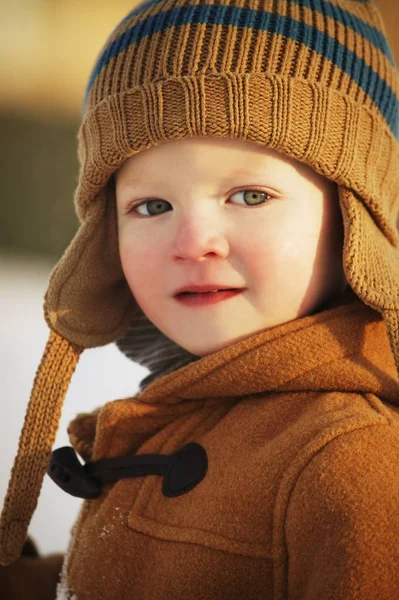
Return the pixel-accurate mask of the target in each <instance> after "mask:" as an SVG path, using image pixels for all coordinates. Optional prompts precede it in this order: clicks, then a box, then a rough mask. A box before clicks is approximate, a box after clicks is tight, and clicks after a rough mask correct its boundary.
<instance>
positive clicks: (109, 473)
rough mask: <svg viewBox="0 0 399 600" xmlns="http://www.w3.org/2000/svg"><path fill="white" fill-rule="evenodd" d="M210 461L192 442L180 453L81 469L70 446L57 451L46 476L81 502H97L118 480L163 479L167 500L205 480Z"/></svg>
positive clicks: (107, 461) (121, 458) (130, 458)
mask: <svg viewBox="0 0 399 600" xmlns="http://www.w3.org/2000/svg"><path fill="white" fill-rule="evenodd" d="M207 470H208V457H207V454H206V452H205V449H204V448H203V447H202V446H201V445H200V444H197V443H196V442H190V443H189V444H186V445H185V446H183V448H181V449H180V450H178V451H177V452H175V453H173V454H170V455H167V454H139V455H127V456H119V457H117V458H103V459H101V460H97V461H94V462H87V463H86V464H84V465H82V464H81V462H80V461H79V459H78V456H77V454H76V452H75V450H74V448H72V447H71V446H63V447H62V448H58V449H57V450H54V452H53V453H52V455H51V461H50V465H49V469H48V472H47V474H48V475H49V476H50V477H51V479H52V480H53V481H54V482H55V483H56V484H57V485H58V486H59V487H60V488H61V489H62V490H64V492H67V493H68V494H71V495H72V496H76V497H78V498H87V499H90V498H97V496H99V495H100V494H101V487H102V486H103V485H105V484H108V483H114V482H115V481H119V479H125V478H128V477H140V476H143V475H163V477H164V479H163V484H162V493H163V494H164V496H168V497H173V496H180V495H181V494H185V493H187V492H189V491H190V490H192V489H193V488H194V487H195V486H196V485H198V484H199V482H200V481H202V479H203V478H204V477H205V474H206V472H207Z"/></svg>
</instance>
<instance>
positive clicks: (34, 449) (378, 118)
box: [0, 0, 399, 565]
mask: <svg viewBox="0 0 399 600" xmlns="http://www.w3.org/2000/svg"><path fill="white" fill-rule="evenodd" d="M198 135H201V136H216V137H220V136H222V137H228V138H235V139H243V140H250V141H252V142H255V143H257V144H261V145H262V146H268V147H270V148H274V149H276V150H277V151H278V152H281V153H283V154H286V155H287V156H289V157H292V158H294V159H296V160H298V161H302V162H303V163H306V164H307V165H309V166H310V167H312V168H313V169H314V170H315V171H317V172H318V173H320V174H321V175H323V176H324V177H326V178H328V179H330V180H331V181H334V182H336V184H337V185H338V191H339V204H340V208H341V212H342V217H343V225H344V248H343V267H344V271H345V275H346V278H347V280H348V282H349V284H350V286H351V288H352V290H353V291H354V292H355V294H356V295H357V296H358V297H359V298H360V299H361V300H362V301H363V302H364V303H365V304H367V305H369V306H370V307H371V308H373V309H374V310H376V311H378V312H379V313H381V315H382V317H383V319H384V320H385V322H386V325H387V332H388V336H389V340H390V344H391V347H392V352H393V355H394V357H395V361H396V366H397V370H398V374H399V236H398V231H397V225H396V223H397V218H398V212H399V177H398V165H399V160H398V159H399V155H398V137H399V113H398V72H397V68H396V65H395V62H394V59H393V56H392V53H391V50H390V48H389V44H388V41H387V39H386V32H385V28H384V25H383V21H382V18H381V15H380V14H379V11H378V9H377V8H376V6H375V5H374V4H373V2H369V1H367V0H329V1H324V0H235V2H234V3H232V2H230V0H221V1H219V2H212V1H206V2H205V1H203V0H196V1H195V2H193V3H191V2H190V3H189V2H187V0H160V1H159V0H156V1H154V0H150V1H149V2H145V3H142V4H139V5H138V6H137V7H136V8H135V9H134V10H133V11H132V12H131V13H129V14H128V15H127V16H126V18H124V19H123V21H121V23H120V24H119V25H118V26H117V27H116V28H115V29H114V30H113V32H112V33H111V35H110V37H109V38H108V40H107V41H106V43H105V45H104V47H103V49H102V51H101V52H100V54H99V57H98V61H97V63H96V65H95V67H94V69H93V72H92V75H91V77H90V81H89V84H88V88H87V93H86V97H85V106H84V116H83V122H82V125H81V128H80V130H79V158H80V163H81V170H80V176H79V183H78V187H77V190H76V195H75V206H76V211H77V214H78V217H79V219H80V222H81V225H80V228H79V230H78V232H77V233H76V235H75V237H74V239H73V240H72V242H71V244H70V245H69V247H68V248H67V249H66V251H65V253H64V255H63V256H62V258H61V260H60V261H59V262H58V264H57V265H56V267H55V269H54V270H53V273H52V275H51V278H50V282H49V287H48V290H47V292H46V296H45V303H44V313H45V318H46V322H47V324H48V326H49V328H50V330H51V331H50V336H49V340H48V343H47V345H46V348H45V352H44V355H43V358H42V361H41V363H40V366H39V368H38V371H37V375H36V378H35V381H34V386H33V391H32V395H31V399H30V402H29V405H28V408H27V413H26V417H25V423H24V426H23V430H22V433H21V437H20V442H19V448H18V454H17V457H16V459H15V462H14V466H13V469H12V473H11V479H10V483H9V488H8V492H7V496H6V499H5V503H4V507H3V512H2V515H1V523H0V563H1V564H2V565H6V564H9V563H10V562H12V561H14V560H15V559H16V558H18V556H19V555H20V553H21V549H22V547H23V545H24V542H25V539H26V535H27V530H28V526H29V523H30V520H31V517H32V514H33V512H34V510H35V508H36V505H37V499H38V496H39V494H40V489H41V486H42V482H43V477H44V475H45V474H46V472H47V470H48V467H49V462H50V456H51V452H52V445H53V443H54V439H55V435H56V431H57V428H58V423H59V417H60V411H61V406H62V403H63V400H64V397H65V394H66V391H67V389H68V386H69V382H70V378H71V376H72V373H73V371H74V369H75V367H76V364H77V362H78V360H79V356H80V353H81V352H82V351H83V350H85V349H86V348H93V347H96V346H102V345H105V344H108V343H110V342H115V341H116V340H118V339H120V338H121V337H122V336H123V335H124V334H125V333H126V331H127V330H128V328H129V326H131V325H132V323H134V319H135V318H136V317H137V315H138V307H137V304H136V303H135V300H134V298H133V296H132V293H131V291H130V289H129V286H128V285H127V282H126V280H125V278H124V275H123V272H122V268H121V264H120V259H119V253H118V244H117V222H116V203H115V193H114V187H113V185H112V179H113V177H111V176H112V175H113V173H114V172H115V171H116V170H117V169H118V167H119V166H120V165H121V163H122V162H123V161H124V160H125V159H126V158H127V157H129V156H132V155H134V154H136V153H138V152H140V151H142V150H144V149H147V148H149V147H151V146H154V145H156V144H159V143H161V142H162V141H164V140H172V139H178V138H184V137H188V136H198Z"/></svg>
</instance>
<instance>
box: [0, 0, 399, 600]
mask: <svg viewBox="0 0 399 600" xmlns="http://www.w3.org/2000/svg"><path fill="white" fill-rule="evenodd" d="M398 95H399V93H398V73H397V68H396V65H395V62H394V60H393V57H392V53H391V51H390V48H389V44H388V41H387V39H386V35H385V30H384V25H383V22H382V19H381V16H380V14H379V12H378V10H377V8H376V6H375V5H374V4H373V2H367V1H360V0H331V1H326V0H317V1H316V0H259V2H258V1H257V0H246V1H245V2H242V1H241V0H238V1H237V2H235V3H234V4H232V3H231V2H230V1H222V2H218V3H216V4H213V3H208V2H207V3H205V2H203V1H200V2H199V3H197V4H192V5H191V4H188V3H187V2H186V1H185V0H179V2H176V0H162V1H157V2H153V1H151V2H146V3H142V4H140V5H138V6H137V7H136V8H135V9H134V10H133V11H132V12H131V13H129V15H127V17H126V18H125V19H123V21H122V22H121V23H120V24H119V25H118V27H116V28H115V29H114V31H113V32H112V33H111V35H110V37H109V38H108V40H107V41H106V44H105V45H104V48H103V49H102V51H101V53H100V55H99V57H98V60H97V63H96V65H95V67H94V69H93V72H92V75H91V77H90V81H89V84H88V88H87V93H86V97H85V105H84V115H83V122H82V126H81V128H80V132H79V158H80V161H81V170H80V176H79V183H78V188H77V191H76V196H75V206H76V211H77V214H78V216H79V218H80V221H81V226H80V228H79V230H78V232H77V234H76V236H75V237H74V239H73V240H72V242H71V244H70V245H69V247H68V248H67V250H66V252H65V254H64V255H63V257H62V258H61V260H60V261H59V263H58V264H57V266H56V267H55V269H54V271H53V273H52V276H51V279H50V282H49V287H48V290H47V292H46V296H45V304H44V312H45V318H46V321H47V323H48V325H49V328H50V330H51V331H50V336H49V340H48V343H47V346H46V349H45V352H44V355H43V358H42V362H41V364H40V366H39V369H38V372H37V375H36V379H35V382H34V388H33V391H32V396H31V400H30V402H29V406H28V409H27V415H26V418H25V424H24V429H23V431H22V434H21V440H20V445H19V449H18V455H17V457H16V459H15V464H14V468H13V472H12V476H11V480H10V484H9V489H8V492H7V497H6V500H5V504H4V508H3V513H2V516H1V523H0V564H3V565H6V564H9V563H11V562H12V561H14V560H16V559H17V558H18V556H19V554H20V551H21V548H22V546H23V544H24V542H25V539H26V535H27V530H28V526H29V522H30V519H31V516H32V513H33V511H34V509H35V506H36V503H37V497H38V495H39V492H40V488H41V484H42V480H43V477H44V474H45V473H46V472H47V470H48V472H49V474H50V475H51V476H52V477H53V479H54V480H55V481H56V482H57V483H58V484H59V485H60V487H62V489H65V491H67V492H69V493H73V494H74V495H79V494H81V495H80V497H82V498H83V497H84V498H86V500H85V501H84V503H83V505H82V509H81V513H80V516H79V518H78V520H77V522H76V523H75V526H74V529H73V531H72V537H71V540H70V546H69V548H68V552H67V556H66V560H65V562H64V566H63V572H62V580H61V582H60V585H59V586H58V590H57V594H58V596H57V600H61V599H62V600H65V599H68V600H72V599H73V600H86V599H87V598H89V597H90V598H93V597H95V598H98V599H99V600H101V599H103V600H111V599H114V598H117V599H119V598H126V600H129V599H130V598H135V599H136V600H140V599H143V600H144V599H152V598H154V599H157V598H168V599H169V598H171V599H176V600H179V599H180V598H181V599H183V598H193V599H195V600H199V599H204V600H211V599H217V598H232V599H234V598H239V597H240V598H242V597H248V598H254V599H255V598H273V600H283V599H286V598H287V599H290V600H292V599H298V600H299V599H301V600H316V599H319V598H323V599H328V598H331V599H332V598H334V600H360V599H361V600H371V599H374V598H377V597H378V598H383V599H384V600H398V598H399V592H398V590H399V579H398V574H397V572H398V569H397V564H398V550H397V539H398V534H399V518H398V516H397V515H398V514H399V513H398V510H397V509H398V506H399V477H398V475H399V473H398V470H399V460H398V459H399V429H398V427H399V425H398V404H399V400H398V398H399V379H398V374H399V236H398V231H397V229H396V222H397V217H398V211H399V177H398V158H399V157H398V149H399V146H398V138H399V118H398V117H399V112H398ZM193 135H194V136H195V135H204V136H205V135H206V136H215V137H218V136H223V137H230V138H236V139H247V140H250V141H252V142H255V143H258V144H261V145H263V146H268V147H270V148H274V149H276V150H277V151H279V152H281V153H283V154H286V155H288V156H290V157H292V158H294V159H296V160H298V161H302V162H304V163H306V164H308V165H309V166H311V167H312V168H313V169H314V170H315V171H317V172H318V173H320V174H321V175H323V176H325V177H327V178H328V179H330V180H332V181H334V182H336V184H337V187H338V192H339V204H340V208H341V212H342V217H343V225H344V247H343V267H344V271H345V275H346V277H347V280H348V282H349V285H350V289H349V296H348V295H345V298H341V299H339V303H338V305H337V306H335V307H333V308H331V307H329V308H327V309H326V308H324V310H319V311H318V312H316V313H315V314H313V315H308V316H306V317H303V318H299V319H296V320H294V321H291V322H289V323H285V324H283V325H280V326H277V327H273V328H271V329H269V330H267V331H262V332H257V333H255V334H254V335H252V336H249V337H248V338H246V339H245V340H241V341H240V342H237V343H234V344H232V345H231V346H229V347H226V348H224V349H223V350H221V351H220V352H215V353H213V354H211V355H208V356H206V357H203V358H201V359H200V358H197V357H194V356H193V355H188V354H187V353H186V352H185V350H184V349H181V350H182V352H177V353H176V355H175V357H174V358H173V360H170V357H169V356H168V355H166V353H165V352H163V349H164V348H165V346H163V343H164V336H163V337H162V336H161V335H159V336H158V335H157V332H156V331H154V327H153V326H152V328H151V325H149V329H150V330H151V332H152V333H151V344H153V349H154V350H157V349H158V350H159V353H158V354H156V355H154V354H153V353H152V351H151V352H148V350H147V348H148V346H147V343H146V341H145V335H143V329H141V330H140V332H139V334H138V335H135V332H138V331H139V327H142V324H143V314H142V313H141V314H140V312H141V311H140V310H139V308H138V305H137V303H136V302H135V299H134V297H133V295H132V293H131V290H130V288H129V286H128V285H127V282H126V280H125V278H124V275H123V271H122V267H121V264H120V258H119V253H118V244H117V223H116V206H115V189H114V177H113V174H114V173H115V171H116V170H117V169H118V168H119V166H120V165H121V164H122V163H123V161H124V160H125V159H126V158H127V157H128V156H132V155H134V154H136V153H138V152H140V151H142V150H144V149H146V148H149V147H151V146H153V145H156V144H159V143H162V141H165V140H171V139H177V138H184V137H187V136H193ZM348 298H350V300H349V302H348ZM144 327H145V319H144ZM155 329H156V328H155ZM135 339H137V340H139V342H138V344H137V346H135ZM110 342H117V344H118V347H120V348H121V349H124V348H126V345H128V346H129V353H130V356H131V357H137V356H138V357H139V358H140V357H141V358H144V360H147V359H148V357H150V356H152V357H155V358H154V359H153V360H152V361H151V365H152V366H154V371H153V372H152V373H151V377H150V379H147V381H146V384H145V385H143V386H141V389H140V393H139V394H138V395H137V396H135V397H134V398H129V399H124V400H118V401H115V402H110V403H107V404H106V405H105V406H104V407H102V408H101V409H100V411H98V412H97V413H96V414H95V415H91V416H86V417H85V418H84V422H85V423H86V425H87V424H88V425H89V430H90V429H91V432H92V435H91V436H89V437H87V436H84V435H83V436H81V437H79V432H78V431H75V428H74V424H71V435H72V438H71V442H72V443H73V445H74V446H75V448H76V450H77V451H78V452H79V453H80V454H81V456H82V458H84V460H86V461H88V462H87V464H86V465H85V466H84V468H83V467H82V466H81V465H80V464H79V463H78V462H76V456H75V455H74V453H73V452H72V454H70V453H68V452H67V454H66V455H65V454H64V455H63V458H62V459H61V458H60V457H61V455H60V454H57V453H56V451H55V452H54V453H53V455H52V457H51V451H52V445H53V443H54V438H55V434H56V430H57V426H58V422H59V415H60V410H61V406H62V402H63V399H64V397H65V394H66V391H67V388H68V385H69V382H70V379H71V377H72V373H73V371H74V369H75V367H76V364H77V362H78V360H79V357H80V354H81V352H83V351H84V350H85V349H87V348H91V347H96V346H101V345H104V344H107V343H110ZM174 347H175V348H176V350H178V346H177V345H176V344H175V345H174ZM169 349H170V347H168V350H169ZM134 360H136V358H134ZM138 362H139V361H138ZM93 419H94V422H95V426H94V427H93ZM81 449H82V450H83V453H82V452H81ZM147 454H151V455H153V454H156V455H157V456H155V457H154V456H151V457H148V458H146V457H143V456H142V455H147ZM159 454H161V456H159ZM132 455H133V456H132ZM140 456H141V458H140ZM50 458H51V462H50ZM98 461H106V462H98ZM111 467H112V469H111ZM110 469H111V470H110ZM127 471H129V473H130V475H128V476H127V477H126V478H123V479H121V480H120V481H117V479H114V480H113V481H111V480H112V477H116V478H118V477H119V476H122V477H124V476H126V473H127ZM160 476H161V478H162V479H163V483H162V484H161V481H160ZM107 566H108V567H109V568H108V569H107Z"/></svg>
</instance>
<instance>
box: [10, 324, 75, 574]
mask: <svg viewBox="0 0 399 600" xmlns="http://www.w3.org/2000/svg"><path fill="white" fill-rule="evenodd" d="M50 331H51V332H50V336H49V338H48V341H47V344H46V348H45V350H44V353H43V356H42V359H41V362H40V365H39V367H38V369H37V372H36V376H35V380H34V383H33V388H32V393H31V397H30V400H29V404H28V407H27V410H26V414H25V421H24V425H23V428H22V432H21V435H20V439H19V446H18V452H17V455H16V457H15V460H14V465H13V468H12V471H11V477H10V481H9V484H8V490H7V495H6V498H5V501H4V506H3V510H2V513H1V517H0V564H1V565H3V566H5V565H8V564H10V563H12V562H13V561H15V560H16V559H17V558H18V557H19V556H20V555H21V552H22V548H23V545H24V543H25V541H26V538H27V532H28V527H29V523H30V521H31V518H32V515H33V513H34V511H35V509H36V506H37V502H38V498H39V495H40V490H41V487H42V484H43V479H44V476H45V474H46V473H47V470H48V467H49V464H50V460H51V452H52V446H53V444H54V441H55V436H56V433H57V429H58V425H59V421H60V416H61V408H62V404H63V401H64V398H65V395H66V392H67V390H68V387H69V383H70V380H71V377H72V375H73V373H74V370H75V368H76V365H77V363H78V361H79V357H80V354H81V353H82V351H83V350H84V348H82V347H80V346H76V345H74V344H71V343H70V342H69V341H68V340H67V339H65V338H63V337H62V336H61V335H59V334H58V333H56V332H55V331H53V330H50Z"/></svg>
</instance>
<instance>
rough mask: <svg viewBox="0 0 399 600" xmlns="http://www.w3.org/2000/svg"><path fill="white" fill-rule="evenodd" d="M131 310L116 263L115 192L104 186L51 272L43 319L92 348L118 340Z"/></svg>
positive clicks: (133, 306)
mask: <svg viewBox="0 0 399 600" xmlns="http://www.w3.org/2000/svg"><path fill="white" fill-rule="evenodd" d="M136 308H137V304H136V302H135V300H134V297H133V295H132V293H131V290H130V288H129V286H128V284H127V282H126V279H125V276H124V273H123V270H122V265H121V262H120V258H119V248H118V229H117V214H116V202H115V192H114V190H113V186H112V185H111V184H110V183H108V184H107V185H106V186H105V187H104V188H103V189H102V190H101V191H100V192H99V193H98V194H97V196H96V197H95V198H94V199H93V202H92V204H91V206H90V208H89V209H88V211H87V213H86V216H85V220H84V222H83V223H82V224H81V226H80V228H79V230H78V232H77V233H76V235H75V237H74V238H73V240H72V242H71V243H70V245H69V246H68V248H67V249H66V251H65V253H64V255H63V256H62V258H61V259H60V261H59V262H58V264H57V265H56V267H55V268H54V270H53V272H52V273H51V277H50V282H49V286H48V289H47V292H46V295H45V302H44V312H45V319H46V322H47V324H48V326H49V327H50V328H51V329H53V330H55V331H56V332H57V333H59V334H60V335H62V336H63V337H64V338H66V339H68V340H69V341H70V342H72V343H74V344H78V345H79V346H81V347H83V348H91V347H95V346H103V345H105V344H109V343H111V342H114V341H115V340H117V339H118V338H119V337H120V336H121V335H122V334H123V333H124V332H125V331H126V329H127V328H128V326H129V323H130V321H131V319H132V317H133V314H134V311H135V309H136Z"/></svg>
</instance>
